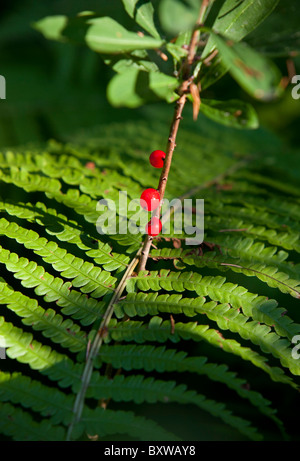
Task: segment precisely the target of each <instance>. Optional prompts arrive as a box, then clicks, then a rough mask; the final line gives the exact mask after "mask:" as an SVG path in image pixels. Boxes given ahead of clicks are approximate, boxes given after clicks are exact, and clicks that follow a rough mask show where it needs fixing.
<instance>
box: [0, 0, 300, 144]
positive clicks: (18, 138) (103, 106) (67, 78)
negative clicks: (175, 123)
mask: <svg viewBox="0 0 300 461" xmlns="http://www.w3.org/2000/svg"><path fill="white" fill-rule="evenodd" d="M218 1H219V0H217V2H216V3H218ZM153 3H154V4H155V5H156V6H159V3H160V0H154V2H153ZM285 3H286V2H285ZM82 10H94V11H98V12H100V14H102V15H109V16H112V17H113V18H115V19H116V20H119V21H120V22H122V24H124V25H125V26H126V25H127V26H128V27H129V28H132V27H133V22H132V20H131V19H130V18H129V17H128V15H127V14H126V13H125V12H124V9H123V6H122V2H121V0H109V1H107V0H98V1H96V0H89V1H83V0H60V1H59V0H43V1H42V2H41V1H37V0H35V1H34V0H13V1H10V2H9V1H4V2H3V1H2V2H1V6H0V11H1V17H0V57H1V60H0V63H1V65H0V75H3V76H4V77H5V78H6V84H7V96H6V97H7V99H6V100H0V147H3V146H15V145H18V144H23V143H27V142H31V141H35V142H36V141H45V140H48V139H49V138H55V139H59V140H63V139H65V137H66V135H70V134H72V133H76V132H77V130H78V129H81V128H88V127H91V126H95V125H98V124H103V123H109V122H110V121H122V120H124V119H126V120H128V119H134V118H140V117H141V116H143V113H144V112H145V110H144V109H143V108H140V109H134V110H132V109H130V110H128V109H124V108H122V109H120V108H118V109H116V108H112V107H111V106H110V105H109V103H108V102H107V99H106V86H107V83H108V81H109V79H110V77H111V76H112V75H113V71H111V69H110V68H109V67H107V66H106V65H104V63H103V62H102V61H101V59H100V57H99V56H98V55H97V54H96V53H94V52H93V51H91V50H89V49H88V48H87V47H80V46H73V45H69V44H61V43H56V42H51V41H48V40H46V39H44V37H43V36H42V35H41V34H39V33H38V32H37V31H35V30H34V29H33V28H32V27H31V24H32V23H33V22H34V21H37V20H39V19H41V18H43V17H44V16H47V15H54V14H66V15H70V16H72V15H75V14H76V13H78V12H79V11H82ZM158 11H159V8H158ZM299 16H300V15H299ZM158 19H159V18H158ZM275 25H276V27H277V26H278V24H276V23H275ZM163 33H165V35H166V32H164V31H163ZM290 61H291V60H290ZM277 64H278V65H279V66H280V68H281V70H282V72H283V75H287V66H286V59H284V58H281V59H277ZM293 65H294V66H295V70H296V73H299V74H300V61H299V58H296V59H293ZM237 93H241V94H237ZM214 96H215V97H216V98H219V99H229V98H230V97H231V96H234V97H235V98H236V97H239V96H240V97H241V98H242V99H244V100H247V99H248V96H247V95H246V94H245V93H244V92H243V91H242V90H240V89H239V87H238V86H237V85H236V84H235V83H234V82H233V81H232V79H231V78H230V77H225V78H224V79H222V80H221V81H220V82H219V83H218V84H217V85H216V86H215V87H213V90H211V89H209V90H208V91H206V94H205V97H214ZM251 102H252V103H254V104H255V105H256V109H257V110H258V112H259V115H260V120H261V123H262V125H265V126H267V127H268V128H269V129H271V130H275V131H276V132H277V133H279V134H280V135H282V136H284V137H285V138H286V139H287V140H288V141H290V142H291V143H293V144H294V145H297V144H298V145H299V139H300V134H299V130H298V129H297V126H299V122H300V103H299V100H298V101H294V100H293V99H292V98H291V94H290V91H287V92H286V95H285V97H284V98H282V99H281V100H280V101H279V102H276V103H271V104H268V105H265V104H261V103H255V102H254V101H253V100H251ZM164 105H165V104H164ZM156 106H157V108H158V105H156ZM158 110H159V108H158ZM169 112H170V117H171V113H172V108H171V107H170V108H169Z"/></svg>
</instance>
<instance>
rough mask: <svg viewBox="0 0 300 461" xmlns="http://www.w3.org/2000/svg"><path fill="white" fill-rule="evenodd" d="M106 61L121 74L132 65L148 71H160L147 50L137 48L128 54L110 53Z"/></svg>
mask: <svg viewBox="0 0 300 461" xmlns="http://www.w3.org/2000/svg"><path fill="white" fill-rule="evenodd" d="M104 62H105V64H107V65H109V66H111V67H112V69H113V70H114V71H115V72H117V73H118V74H121V73H123V72H125V71H127V70H129V69H131V68H132V67H135V68H136V69H140V70H145V71H146V72H150V71H158V67H157V65H156V64H155V62H153V61H151V60H150V59H149V56H148V54H147V51H146V50H136V51H133V52H132V53H130V54H126V55H114V56H111V55H110V56H109V57H106V58H105V59H104Z"/></svg>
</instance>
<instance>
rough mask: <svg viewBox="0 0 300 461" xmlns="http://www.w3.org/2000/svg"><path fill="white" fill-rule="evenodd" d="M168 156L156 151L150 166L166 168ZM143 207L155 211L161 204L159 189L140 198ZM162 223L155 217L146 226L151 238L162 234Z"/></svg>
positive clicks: (152, 155)
mask: <svg viewBox="0 0 300 461" xmlns="http://www.w3.org/2000/svg"><path fill="white" fill-rule="evenodd" d="M165 157H166V154H165V153H164V152H163V151H162V150H154V151H153V152H152V153H151V155H150V157H149V161H150V164H151V165H152V166H153V167H154V168H162V167H163V166H164V160H165ZM140 203H141V207H142V208H144V210H146V211H154V210H156V208H157V207H158V206H159V204H160V194H159V192H158V190H157V189H152V188H149V189H146V190H144V192H143V193H142V195H141V198H140ZM161 228H162V223H161V220H160V219H159V218H157V217H156V216H153V217H152V218H151V219H150V221H149V222H148V224H147V225H146V232H147V234H148V235H150V236H151V237H155V236H156V235H158V234H159V233H160V232H161Z"/></svg>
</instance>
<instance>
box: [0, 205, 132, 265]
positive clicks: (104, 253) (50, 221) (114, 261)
mask: <svg viewBox="0 0 300 461" xmlns="http://www.w3.org/2000/svg"><path fill="white" fill-rule="evenodd" d="M0 209H2V210H5V211H6V212H7V213H8V214H10V215H12V216H15V217H18V218H21V219H25V220H26V221H29V222H37V223H38V224H40V225H42V226H45V228H46V231H47V232H48V233H49V234H50V235H55V236H56V237H57V239H58V240H60V241H62V242H68V243H72V244H74V245H76V246H77V247H78V248H80V249H81V250H84V251H85V253H86V255H87V256H88V257H91V258H92V259H93V260H94V262H95V263H96V264H99V265H101V266H103V269H104V270H107V271H110V272H111V271H113V270H116V269H119V268H126V266H127V264H128V261H129V257H128V256H126V255H123V254H119V253H115V252H113V251H112V247H111V246H109V245H108V244H107V243H103V242H101V241H100V240H99V239H97V240H95V236H94V235H93V236H90V235H89V234H87V233H86V231H85V228H84V227H83V226H82V225H79V224H78V222H76V221H74V220H69V219H67V218H66V216H64V215H63V214H61V213H57V211H56V210H55V209H53V208H47V207H46V206H45V205H44V204H43V203H41V202H37V203H36V204H35V205H33V204H31V203H22V202H19V203H18V204H15V203H10V202H8V201H5V202H4V201H0ZM95 242H96V244H97V248H94V247H95ZM91 247H92V249H91Z"/></svg>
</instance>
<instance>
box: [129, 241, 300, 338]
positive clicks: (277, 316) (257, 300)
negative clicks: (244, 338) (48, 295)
mask: <svg viewBox="0 0 300 461" xmlns="http://www.w3.org/2000/svg"><path fill="white" fill-rule="evenodd" d="M152 251H154V250H152ZM155 251H156V250H155ZM160 254H161V255H163V257H165V256H167V255H170V254H173V255H180V254H181V250H169V249H166V250H161V253H160ZM167 257H168V256H167ZM135 285H137V287H138V288H139V289H140V290H142V291H149V290H153V291H160V290H161V289H163V290H165V291H175V292H183V291H185V290H188V291H193V292H195V293H197V295H198V296H209V297H210V299H212V300H213V301H217V302H220V303H229V304H231V305H232V306H233V307H235V308H236V309H242V311H243V313H244V314H245V316H247V317H252V318H253V319H254V320H257V321H258V322H263V323H265V324H266V325H269V326H274V328H275V331H276V333H277V334H278V335H280V336H286V337H287V338H289V339H291V338H292V337H293V336H294V335H295V334H297V333H298V332H299V328H300V327H299V325H298V324H296V323H293V321H292V320H291V319H290V318H289V317H288V316H286V315H284V314H285V313H286V310H285V309H283V308H278V307H277V306H278V303H277V302H276V301H275V300H272V299H268V298H266V297H265V296H258V295H257V294H254V293H250V292H248V290H247V289H246V288H244V287H242V286H241V285H237V284H233V283H229V282H227V281H226V279H225V278H224V277H220V276H216V277H213V276H204V277H202V275H200V274H198V273H196V272H181V273H179V272H171V271H169V270H166V269H162V270H160V271H159V272H157V271H153V272H148V271H143V272H140V273H139V274H138V275H136V276H135V277H132V278H131V279H130V280H129V281H128V283H127V290H128V291H129V292H134V291H135Z"/></svg>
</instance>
